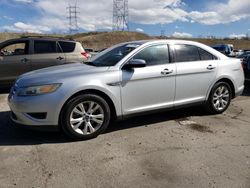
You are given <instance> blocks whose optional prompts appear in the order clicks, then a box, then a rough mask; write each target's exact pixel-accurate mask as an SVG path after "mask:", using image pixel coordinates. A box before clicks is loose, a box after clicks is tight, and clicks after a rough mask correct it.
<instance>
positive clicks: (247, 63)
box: [242, 54, 250, 81]
mask: <svg viewBox="0 0 250 188" xmlns="http://www.w3.org/2000/svg"><path fill="white" fill-rule="evenodd" d="M242 65H243V69H244V73H245V80H247V81H250V54H249V55H248V56H247V57H245V58H243V59H242Z"/></svg>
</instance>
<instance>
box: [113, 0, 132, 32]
mask: <svg viewBox="0 0 250 188" xmlns="http://www.w3.org/2000/svg"><path fill="white" fill-rule="evenodd" d="M126 30H127V31H129V10H128V0H113V31H126Z"/></svg>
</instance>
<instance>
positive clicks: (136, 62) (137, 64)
mask: <svg viewBox="0 0 250 188" xmlns="http://www.w3.org/2000/svg"><path fill="white" fill-rule="evenodd" d="M142 67H146V61H145V60H143V59H131V60H130V61H129V62H128V63H127V64H126V65H124V66H123V68H125V69H132V68H142Z"/></svg>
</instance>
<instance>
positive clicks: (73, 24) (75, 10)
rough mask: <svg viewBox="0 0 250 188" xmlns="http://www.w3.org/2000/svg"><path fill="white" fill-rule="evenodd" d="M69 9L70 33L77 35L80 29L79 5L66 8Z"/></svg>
mask: <svg viewBox="0 0 250 188" xmlns="http://www.w3.org/2000/svg"><path fill="white" fill-rule="evenodd" d="M66 9H67V15H68V16H67V19H68V20H69V33H70V34H73V33H77V32H78V30H79V27H78V18H79V17H78V14H79V13H80V12H79V9H80V8H79V7H78V6H77V3H75V4H74V5H73V6H72V5H71V4H69V6H68V7H67V8H66Z"/></svg>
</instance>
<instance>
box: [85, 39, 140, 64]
mask: <svg viewBox="0 0 250 188" xmlns="http://www.w3.org/2000/svg"><path fill="white" fill-rule="evenodd" d="M139 46H140V44H137V43H130V44H122V45H119V46H115V47H111V48H109V49H106V50H104V51H103V52H101V53H100V54H98V55H97V56H94V57H93V58H91V59H90V61H89V62H87V64H90V65H93V66H98V67H104V66H114V65H116V64H117V63H118V62H119V61H120V60H122V59H123V58H124V57H125V56H126V55H128V54H129V53H130V52H132V51H133V50H134V49H136V48H138V47H139Z"/></svg>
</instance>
